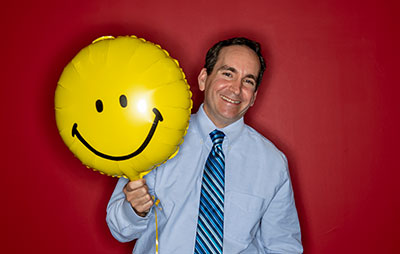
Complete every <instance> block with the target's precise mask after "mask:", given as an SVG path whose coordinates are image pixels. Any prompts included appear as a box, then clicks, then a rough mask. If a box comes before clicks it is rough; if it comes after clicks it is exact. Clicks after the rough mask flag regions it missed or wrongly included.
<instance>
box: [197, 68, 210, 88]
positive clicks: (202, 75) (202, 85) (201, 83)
mask: <svg viewBox="0 0 400 254" xmlns="http://www.w3.org/2000/svg"><path fill="white" fill-rule="evenodd" d="M207 77H208V75H207V69H206V68H203V69H201V71H200V74H199V76H198V77H197V80H198V83H199V89H200V91H202V92H204V89H205V88H206V80H207Z"/></svg>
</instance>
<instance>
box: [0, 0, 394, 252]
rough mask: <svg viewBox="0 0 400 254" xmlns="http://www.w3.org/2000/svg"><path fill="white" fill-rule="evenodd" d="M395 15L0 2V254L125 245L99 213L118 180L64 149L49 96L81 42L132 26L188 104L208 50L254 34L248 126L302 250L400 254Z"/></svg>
mask: <svg viewBox="0 0 400 254" xmlns="http://www.w3.org/2000/svg"><path fill="white" fill-rule="evenodd" d="M398 12H399V4H398V3H397V1H389V0H388V1H379V0H374V1H365V0H363V1H361V0H348V1H344V0H325V1H318V0H297V1H295V0H280V1H270V0H247V1H235V0H231V1H204V0H199V1H185V0H180V1H178V0H177V1H165V0H164V1H156V0H153V1H133V0H122V1H118V0H114V1H108V0H96V1H94V0H86V1H78V0H68V1H67V0H64V1H50V0H41V1H40V0H39V1H28V0H25V1H7V2H5V3H2V7H1V10H0V14H1V15H0V24H1V35H2V38H1V42H0V45H1V49H2V55H1V62H0V64H1V68H0V71H1V77H2V78H3V79H2V80H3V81H2V82H1V86H0V91H1V97H0V105H1V107H0V112H1V126H0V131H1V146H0V147H1V148H0V152H1V159H2V163H1V165H0V167H1V169H2V171H1V172H2V175H1V177H0V178H1V183H0V188H1V197H2V198H1V214H0V216H1V219H0V221H1V229H2V230H1V232H2V233H1V238H0V241H1V245H0V252H2V253H130V251H131V249H132V247H133V243H128V244H122V243H119V242H117V241H116V240H114V239H113V238H112V236H111V234H110V233H109V231H108V228H107V226H106V222H105V215H106V212H105V209H106V205H107V201H108V199H109V197H110V195H111V193H112V190H113V187H114V185H115V183H116V179H114V178H109V177H106V176H103V175H100V174H98V173H96V172H92V171H91V170H88V169H86V168H85V167H84V166H82V165H81V163H80V162H79V161H78V160H77V159H76V158H75V157H74V156H73V155H72V153H71V152H70V151H69V150H68V149H67V147H66V146H65V145H64V143H63V142H62V140H61V138H60V137H59V134H58V131H57V127H56V124H55V117H54V109H53V107H54V103H53V100H54V91H55V88H56V84H57V80H58V78H59V76H60V74H61V72H62V70H63V67H64V66H65V65H66V64H67V63H68V62H69V61H70V60H71V59H72V57H73V56H74V55H75V54H76V53H77V52H78V51H79V50H80V49H81V48H83V47H85V46H86V45H88V44H89V43H90V42H91V41H92V40H93V39H95V38H97V37H99V36H102V35H130V34H135V35H138V36H140V37H143V38H146V39H147V40H150V41H152V42H156V43H159V44H161V45H162V46H163V48H165V49H167V50H168V51H169V52H170V53H171V55H172V56H173V57H175V58H177V59H178V60H179V61H180V63H181V65H182V67H183V69H184V71H185V72H186V74H187V76H188V80H189V82H190V84H191V89H192V91H193V93H194V102H195V109H197V108H198V106H199V104H200V102H201V100H202V94H201V93H200V92H199V90H198V88H197V81H196V79H197V74H198V72H199V70H200V68H201V67H202V64H203V57H204V55H205V53H206V50H207V49H208V47H209V46H210V45H211V44H212V43H214V42H215V41H216V40H219V39H223V38H228V37H231V36H238V35H244V36H248V37H251V38H255V39H257V40H259V41H260V42H261V43H262V44H263V45H264V48H265V56H266V58H267V59H268V65H269V68H268V71H267V74H266V78H265V80H264V82H263V84H262V87H261V90H260V92H259V94H258V97H257V101H256V105H255V106H254V107H253V108H252V109H251V110H250V111H249V113H248V116H247V118H246V121H247V122H248V123H249V124H251V125H252V126H254V127H255V128H256V129H257V130H258V131H259V132H261V133H263V134H264V135H265V136H267V137H268V138H270V139H271V140H272V141H273V142H274V143H275V144H276V145H277V146H278V147H279V148H280V149H281V150H283V151H284V152H285V154H286V155H287V157H288V159H289V164H290V172H291V175H292V179H293V185H294V190H295V197H296V203H297V207H298V212H299V216H300V221H301V226H302V233H303V243H304V248H305V253H306V254H321V253H323V254H330V253H332V254H336V253H342V254H345V253H371V254H372V253H400V247H398V243H397V242H398V228H399V226H400V216H399V214H400V199H399V196H398V194H399V191H398V189H399V188H398V186H399V185H400V184H399V177H400V171H399V166H398V164H399V163H398V158H397V156H398V152H399V148H398V144H399V141H400V135H399V129H400V120H399V113H400V107H399V104H398V97H399V92H400V88H399V85H400V84H399V78H398V72H399V71H398V68H399V64H398V59H399V56H400V55H399V49H398V45H399V42H400V39H399V20H398ZM243 170H245V169H243ZM396 238H397V239H396Z"/></svg>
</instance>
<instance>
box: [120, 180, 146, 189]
mask: <svg viewBox="0 0 400 254" xmlns="http://www.w3.org/2000/svg"><path fill="white" fill-rule="evenodd" d="M143 186H146V187H147V185H146V179H144V178H142V179H139V180H136V181H130V182H128V183H127V184H126V185H125V190H126V191H128V192H131V191H134V190H135V189H137V188H140V187H143Z"/></svg>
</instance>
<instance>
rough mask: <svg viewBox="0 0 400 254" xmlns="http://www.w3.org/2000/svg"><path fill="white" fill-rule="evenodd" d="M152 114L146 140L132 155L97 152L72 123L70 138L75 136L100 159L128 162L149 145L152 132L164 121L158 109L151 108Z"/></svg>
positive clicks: (76, 125)
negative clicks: (152, 117) (151, 122)
mask: <svg viewBox="0 0 400 254" xmlns="http://www.w3.org/2000/svg"><path fill="white" fill-rule="evenodd" d="M153 113H154V115H155V116H154V120H153V124H152V126H151V129H150V131H149V133H148V134H147V137H146V139H145V140H144V141H143V143H142V145H141V146H140V147H139V148H138V149H137V150H136V151H134V152H133V153H130V154H128V155H123V156H112V155H108V154H104V153H101V152H99V151H97V150H96V149H94V148H93V146H91V145H90V144H89V143H88V142H87V141H86V140H85V139H84V138H83V137H82V135H81V134H80V133H79V131H78V124H77V123H74V125H73V127H72V137H75V136H76V137H77V138H78V139H79V141H81V143H82V144H83V145H84V146H86V148H87V149H89V150H90V151H91V152H92V153H94V154H96V155H97V156H99V157H101V158H104V159H108V160H113V161H123V160H128V159H130V158H133V157H135V156H137V155H138V154H140V153H141V152H143V150H144V149H145V148H146V147H147V145H148V144H149V142H150V140H151V138H152V137H153V135H154V132H155V131H156V128H157V125H158V122H162V121H163V120H164V119H163V117H162V115H161V113H160V111H159V110H158V109H156V108H153Z"/></svg>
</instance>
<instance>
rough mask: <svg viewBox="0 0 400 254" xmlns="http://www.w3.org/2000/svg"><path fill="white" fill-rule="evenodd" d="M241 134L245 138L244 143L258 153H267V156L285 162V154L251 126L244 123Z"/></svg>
mask: <svg viewBox="0 0 400 254" xmlns="http://www.w3.org/2000/svg"><path fill="white" fill-rule="evenodd" d="M242 136H243V138H244V139H246V143H248V144H250V145H251V147H253V149H254V150H255V151H256V152H257V154H258V155H260V154H265V155H268V157H273V158H275V159H278V160H280V161H282V162H284V163H287V161H286V156H285V154H284V153H283V152H282V151H281V150H280V149H279V148H278V147H277V146H276V145H275V144H274V143H273V142H272V141H271V140H269V139H268V138H267V137H265V136H264V135H262V134H261V133H259V132H258V131H257V130H255V129H254V128H253V127H251V126H249V125H247V124H245V125H244V128H243V135H242Z"/></svg>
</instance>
